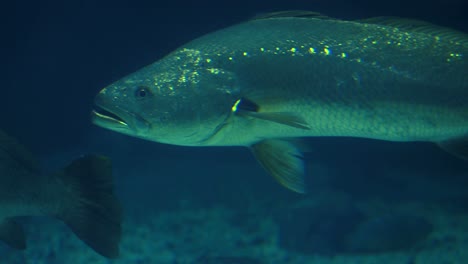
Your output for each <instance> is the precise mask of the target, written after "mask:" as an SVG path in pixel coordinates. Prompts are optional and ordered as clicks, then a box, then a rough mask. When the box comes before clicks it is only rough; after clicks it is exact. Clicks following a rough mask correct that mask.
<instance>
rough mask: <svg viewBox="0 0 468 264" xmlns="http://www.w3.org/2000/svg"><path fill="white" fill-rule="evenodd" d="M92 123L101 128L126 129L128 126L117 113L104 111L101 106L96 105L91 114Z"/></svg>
mask: <svg viewBox="0 0 468 264" xmlns="http://www.w3.org/2000/svg"><path fill="white" fill-rule="evenodd" d="M91 114H92V120H93V123H95V124H97V125H101V126H106V127H108V126H112V127H114V126H119V127H126V128H128V127H129V125H128V123H127V122H125V120H124V119H123V118H122V117H120V116H119V115H118V114H117V113H115V112H112V111H110V110H107V109H105V108H104V107H102V106H99V105H96V106H95V109H93V111H92V112H91Z"/></svg>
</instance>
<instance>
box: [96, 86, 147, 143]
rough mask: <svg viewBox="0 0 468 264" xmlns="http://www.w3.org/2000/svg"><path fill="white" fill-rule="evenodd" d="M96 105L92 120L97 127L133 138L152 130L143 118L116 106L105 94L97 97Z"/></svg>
mask: <svg viewBox="0 0 468 264" xmlns="http://www.w3.org/2000/svg"><path fill="white" fill-rule="evenodd" d="M94 103H95V106H96V108H95V109H94V110H92V112H91V120H92V122H93V124H95V125H97V126H100V127H103V128H106V129H109V130H113V131H116V132H119V133H122V134H127V135H132V136H137V135H138V134H139V133H144V132H146V131H148V130H149V129H150V123H149V122H147V121H146V120H145V119H144V118H143V117H141V116H140V115H138V114H136V113H134V112H130V111H128V110H126V109H124V108H122V107H119V106H118V105H117V104H114V103H113V102H112V100H108V99H107V96H105V94H104V93H103V92H101V93H99V94H98V95H97V96H96V98H95V100H94Z"/></svg>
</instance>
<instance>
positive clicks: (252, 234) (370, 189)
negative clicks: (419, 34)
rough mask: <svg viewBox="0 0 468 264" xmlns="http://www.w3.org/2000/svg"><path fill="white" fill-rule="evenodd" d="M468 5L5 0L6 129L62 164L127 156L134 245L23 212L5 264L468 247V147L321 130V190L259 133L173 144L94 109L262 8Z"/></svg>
mask: <svg viewBox="0 0 468 264" xmlns="http://www.w3.org/2000/svg"><path fill="white" fill-rule="evenodd" d="M351 2H352V3H351ZM466 6H467V4H466V1H465V0H446V1H439V0H433V1H422V0H407V1H370V0H359V1H345V0H331V1H256V2H255V1H235V2H222V1H205V2H203V3H202V2H199V1H195V2H192V1H171V2H158V1H120V0H117V1H91V0H84V1H53V0H46V1H17V2H15V3H10V4H8V6H5V8H2V10H1V11H0V12H2V11H3V13H5V14H3V15H2V20H5V22H3V23H2V25H1V26H0V27H2V31H1V32H2V35H3V36H2V39H3V40H2V41H1V42H0V47H1V51H2V63H1V66H0V67H1V74H2V84H1V88H0V91H1V96H0V110H1V111H0V116H1V119H0V120H2V125H1V129H3V130H5V131H7V132H8V133H9V134H10V135H11V136H14V137H15V138H17V139H18V141H20V142H22V143H23V144H24V145H26V146H27V147H28V148H29V149H30V150H31V151H32V152H33V153H34V154H36V156H37V157H38V159H39V160H40V162H41V164H42V165H43V168H44V170H45V171H48V172H52V171H55V170H57V169H59V168H61V167H62V166H64V165H65V164H67V163H69V162H70V161H71V160H73V159H75V158H77V157H79V156H80V155H82V154H86V153H98V154H104V155H107V156H109V157H111V158H112V160H113V172H114V179H115V184H116V192H117V195H118V197H119V199H120V201H121V202H122V205H123V209H124V222H123V237H122V241H121V244H120V249H121V254H120V257H119V258H118V259H117V260H107V259H105V258H103V257H102V256H100V255H98V254H96V253H95V252H94V251H92V250H91V249H90V248H89V247H87V246H85V245H84V244H83V243H82V242H81V241H80V240H79V239H77V238H76V237H75V236H74V235H73V233H72V232H71V231H70V230H69V229H68V227H66V226H65V225H64V224H63V223H62V222H60V221H58V220H56V219H53V218H43V217H24V218H21V219H20V220H21V224H22V225H23V226H24V228H25V232H26V235H27V238H28V241H27V242H28V248H27V249H26V250H24V251H17V250H14V249H11V248H9V247H7V246H6V245H4V244H2V243H1V242H0V264H3V263H8V264H10V263H11V264H16V263H51V264H54V263H71V264H72V263H163V264H164V263H171V264H176V263H177V264H180V263H194V264H196V263H205V264H210V263H220V264H223V263H241V264H242V263H247V264H248V263H424V264H426V263H438V264H439V263H468V253H467V252H468V192H466V190H467V188H468V163H467V162H464V161H461V160H459V159H457V158H454V157H453V156H451V155H449V154H447V153H445V152H443V151H442V150H440V149H439V148H438V147H436V146H434V145H432V144H429V143H392V142H381V141H373V140H365V139H336V138H315V139H309V140H308V141H307V144H310V146H311V147H310V148H311V153H308V154H307V155H306V163H307V166H308V170H307V183H308V186H309V187H310V192H309V193H308V194H306V195H298V194H295V193H292V192H290V191H288V190H286V189H285V188H283V187H281V186H280V185H279V184H277V183H276V182H275V181H274V180H273V179H272V178H271V177H270V176H268V175H267V174H266V173H265V172H264V171H263V170H262V168H261V167H260V166H259V165H258V164H257V163H256V161H255V160H254V158H253V156H252V155H251V153H250V152H249V150H247V149H244V148H187V147H178V146H169V145H161V144H157V143H151V142H147V141H143V140H139V139H135V138H130V137H127V136H124V135H120V134H116V133H114V132H112V131H108V130H104V129H102V128H98V127H96V126H94V125H92V124H91V123H90V118H89V117H90V111H91V109H92V107H93V106H92V104H93V98H94V96H95V94H96V93H97V92H98V91H99V90H100V89H101V88H102V87H104V86H106V85H107V84H109V83H111V82H113V81H116V80H118V79H119V78H121V77H123V76H125V75H126V74H129V73H131V72H133V71H135V70H137V69H139V68H141V67H142V66H144V65H147V64H149V63H151V62H153V61H155V60H157V59H159V58H161V57H162V56H164V55H165V54H167V53H168V52H170V51H172V50H173V49H175V48H177V47H178V46H179V45H181V44H183V43H185V42H187V41H189V40H191V39H193V38H195V37H198V36H200V35H202V34H204V33H208V32H210V31H213V30H216V29H219V28H222V27H225V26H229V25H232V24H235V23H238V22H241V21H244V20H246V19H249V18H251V17H254V16H256V15H258V14H262V13H265V12H269V11H277V10H286V9H303V10H311V11H318V12H321V13H323V14H326V15H329V16H332V17H339V18H344V19H357V18H365V17H373V16H382V15H390V16H401V17H409V18H414V19H422V20H425V21H429V22H432V23H436V24H439V25H442V26H447V27H451V28H454V29H457V30H460V31H464V32H465V33H466V32H468V15H467V14H466V10H467V8H466ZM389 215H390V216H389ZM402 223H403V224H402ZM426 227H427V228H426ZM395 234H397V235H395Z"/></svg>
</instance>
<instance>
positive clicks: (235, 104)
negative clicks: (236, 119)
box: [231, 99, 241, 112]
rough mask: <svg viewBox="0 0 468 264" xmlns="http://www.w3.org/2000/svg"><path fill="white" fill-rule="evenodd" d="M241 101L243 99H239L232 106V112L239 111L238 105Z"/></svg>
mask: <svg viewBox="0 0 468 264" xmlns="http://www.w3.org/2000/svg"><path fill="white" fill-rule="evenodd" d="M240 102H241V99H239V100H237V101H236V102H235V103H234V105H233V106H232V107H231V111H232V112H236V111H237V106H238V105H239V104H240Z"/></svg>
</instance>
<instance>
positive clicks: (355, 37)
mask: <svg viewBox="0 0 468 264" xmlns="http://www.w3.org/2000/svg"><path fill="white" fill-rule="evenodd" d="M467 56H468V37H467V35H465V34H463V33H460V32H456V31H453V30H450V29H447V28H442V27H438V26H435V25H432V24H429V23H426V22H421V21H415V20H410V19H401V18H388V17H380V18H371V19H365V20H356V21H345V20H338V19H333V18H330V17H326V16H323V15H320V14H317V13H312V12H303V11H289V12H288V11H285V12H278V13H274V14H268V15H264V16H262V17H258V18H256V19H253V20H251V21H247V22H245V23H241V24H238V25H234V26H232V27H228V28H226V29H222V30H219V31H216V32H213V33H211V34H207V35H205V36H202V37H200V38H198V39H195V40H193V41H191V42H189V43H187V44H186V45H184V46H182V47H180V48H178V49H176V50H175V51H174V52H172V53H170V54H169V55H167V56H165V57H164V58H162V59H161V60H159V61H156V62H155V63H153V64H151V65H149V66H147V67H145V68H143V69H141V70H139V71H137V72H135V73H133V74H131V75H129V76H127V77H124V78H123V79H121V80H119V81H117V82H115V83H113V84H111V85H109V86H108V87H106V88H104V89H103V90H102V91H101V92H100V93H99V94H98V95H97V96H96V98H95V104H96V110H94V111H93V122H94V123H95V124H97V125H99V126H102V127H104V128H108V129H111V130H114V131H117V132H120V133H124V134H127V135H130V136H134V137H138V138H143V139H147V140H151V141H157V142H161V143H168V144H175V145H184V146H247V147H249V148H250V149H251V150H252V152H253V154H254V155H255V157H256V158H257V160H258V161H259V162H260V164H261V165H262V166H263V167H264V168H265V169H266V170H267V171H268V172H269V173H270V174H271V175H272V176H273V177H274V178H276V179H277V180H278V181H279V182H280V183H281V184H283V185H284V186H286V187H287V188H289V189H291V190H293V191H296V192H299V193H304V192H305V191H306V186H305V183H304V165H303V156H302V153H301V151H300V150H299V146H297V145H296V144H294V143H293V141H291V140H290V139H293V138H299V137H317V136H341V137H361V138H372V139H380V140H389V141H428V142H435V143H437V144H439V145H440V146H441V147H442V148H444V149H446V150H447V151H449V152H451V153H453V154H455V155H457V156H458V157H461V158H464V159H468V103H467V102H468V60H467Z"/></svg>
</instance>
